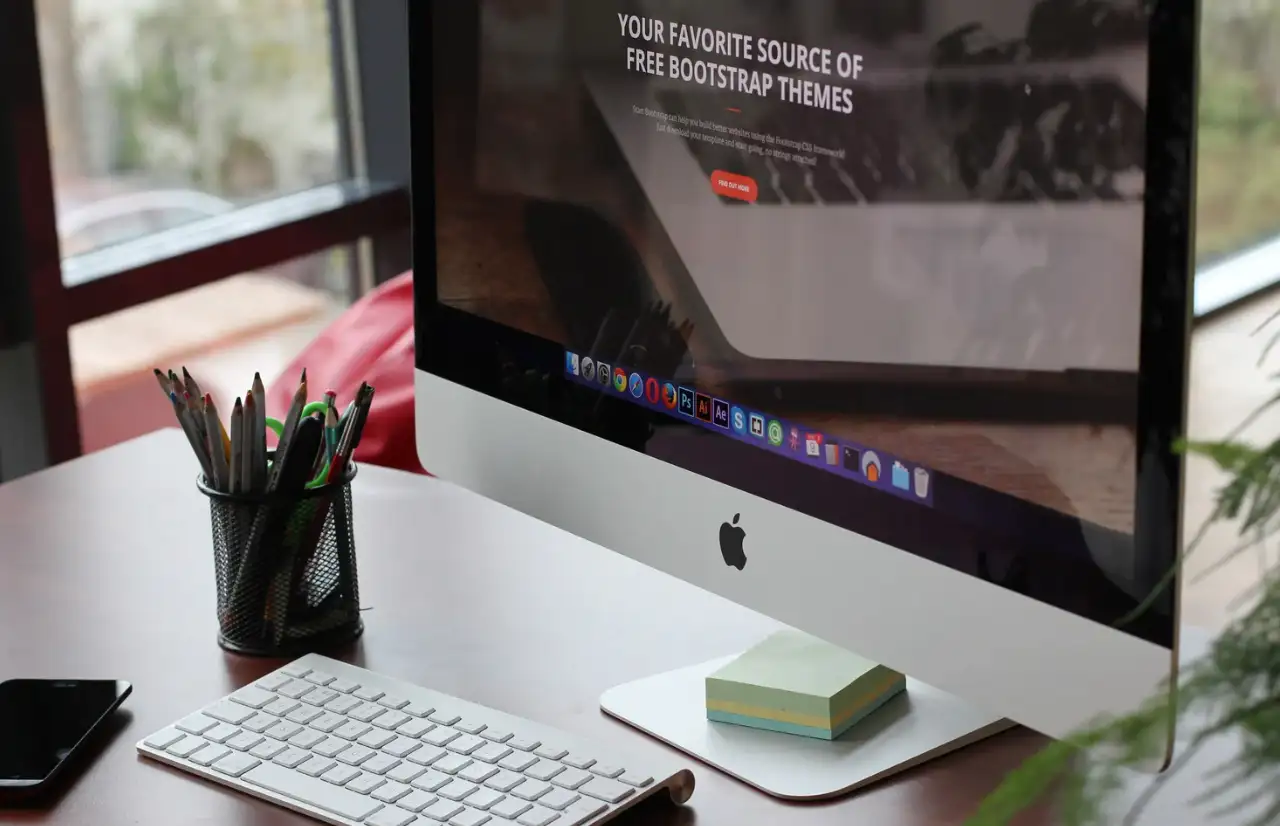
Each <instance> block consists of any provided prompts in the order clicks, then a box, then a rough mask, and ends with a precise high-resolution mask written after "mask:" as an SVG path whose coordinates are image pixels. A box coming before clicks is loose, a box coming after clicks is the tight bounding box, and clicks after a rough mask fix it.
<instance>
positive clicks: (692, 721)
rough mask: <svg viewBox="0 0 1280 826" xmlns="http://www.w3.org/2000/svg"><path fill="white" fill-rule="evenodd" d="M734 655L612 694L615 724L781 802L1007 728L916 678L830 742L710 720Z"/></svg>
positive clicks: (606, 705) (838, 788) (863, 779)
mask: <svg viewBox="0 0 1280 826" xmlns="http://www.w3.org/2000/svg"><path fill="white" fill-rule="evenodd" d="M732 659H733V657H732V656H730V657H722V658H720V659H716V660H711V661H710V662H705V663H702V664H700V665H695V666H690V667H688V668H681V669H677V670H675V671H668V672H666V673H664V674H655V675H653V676H650V677H645V678H644V679H640V680H636V681H635V682H631V683H627V684H625V685H620V686H617V687H615V688H612V689H610V690H608V691H606V692H605V693H604V695H603V696H602V697H601V698H600V708H601V709H602V710H603V711H604V712H605V713H606V714H609V715H610V716H612V717H616V718H617V719H619V720H621V721H623V722H624V723H627V724H628V725H631V726H633V727H635V728H637V729H639V730H640V731H642V732H644V733H645V734H648V735H650V736H652V737H656V738H658V739H659V740H662V741H663V742H665V743H667V744H669V745H671V746H674V747H675V748H678V749H680V750H681V751H684V752H686V753H688V754H689V755H690V756H692V757H696V758H697V759H699V760H701V761H702V762H704V763H706V764H708V765H710V766H712V767H714V768H717V769H719V770H720V771H722V772H725V773H726V774H728V775H730V776H732V777H736V778H737V779H739V780H741V781H742V782H744V783H746V784H748V785H750V786H753V787H755V788H757V789H759V790H760V791H762V792H764V793H765V794H768V795H772V796H773V797H779V798H783V799H785V800H822V799H825V798H831V797H838V796H839V795H842V794H846V793H848V792H851V791H854V790H855V789H858V788H861V787H863V786H867V785H869V784H871V783H875V782H877V781H879V780H883V779H885V778H887V777H889V776H890V775H893V774H896V773H898V772H901V771H905V770H907V769H909V768H912V767H913V766H917V765H919V764H921V763H925V762H927V761H929V760H932V759H934V758H936V757H941V756H942V755H944V754H946V753H947V752H950V751H954V750H956V749H959V748H963V747H964V746H967V745H969V744H970V743H975V742H977V741H979V740H982V739H984V738H986V737H990V736H992V735H994V734H999V733H1000V732H1002V731H1005V730H1007V729H1009V728H1012V727H1013V725H1014V724H1013V723H1012V722H1010V721H1008V720H1004V719H1001V718H999V717H994V716H991V715H989V714H987V713H985V712H982V711H979V710H978V709H975V708H974V707H973V706H971V705H968V704H967V703H965V702H964V701H962V700H960V699H958V698H956V697H954V696H952V695H950V694H947V693H945V692H943V691H939V690H938V689H936V688H934V687H932V686H930V685H926V684H925V683H922V682H920V681H918V680H913V679H911V678H910V677H908V678H907V690H906V692H905V693H904V694H900V695H898V696H897V697H895V698H893V699H892V700H890V701H889V702H888V703H886V704H885V705H884V706H883V707H882V708H880V709H879V710H878V711H876V712H875V713H873V714H872V715H871V716H869V717H867V718H866V719H865V720H863V721H861V722H860V723H858V724H857V725H855V726H854V727H853V728H852V729H850V730H849V731H847V732H845V734H843V735H842V736H841V737H839V738H837V739H836V740H833V741H826V740H817V739H812V738H808V737H798V736H796V735H793V734H779V733H777V732H772V731H763V730H760V729H753V728H746V727H743V726H735V725H731V724H726V723H713V722H711V721H709V720H708V719H707V713H706V686H705V680H706V677H707V675H708V674H711V673H712V672H714V671H716V670H717V669H719V668H720V667H722V666H724V665H725V664H727V663H728V662H729V661H730V660H732Z"/></svg>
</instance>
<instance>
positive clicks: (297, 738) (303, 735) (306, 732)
mask: <svg viewBox="0 0 1280 826" xmlns="http://www.w3.org/2000/svg"><path fill="white" fill-rule="evenodd" d="M328 739H329V738H328V737H326V736H324V735H323V734H322V733H320V732H318V731H314V730H312V729H303V730H302V731H300V732H298V733H297V734H295V735H293V736H292V737H290V738H289V744H290V745H293V746H297V747H298V748H300V749H309V748H312V747H313V746H315V745H317V744H319V743H323V742H324V741H325V740H328Z"/></svg>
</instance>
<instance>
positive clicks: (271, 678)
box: [258, 671, 293, 691]
mask: <svg viewBox="0 0 1280 826" xmlns="http://www.w3.org/2000/svg"><path fill="white" fill-rule="evenodd" d="M291 679H293V678H292V677H290V676H289V675H288V674H284V673H282V672H279V671H277V672H276V673H274V674H268V675H267V676H265V677H263V678H262V679H261V680H258V688H263V689H266V690H267V691H275V690H276V689H278V688H280V686H282V685H285V684H286V683H288V682H289V681H290V680H291Z"/></svg>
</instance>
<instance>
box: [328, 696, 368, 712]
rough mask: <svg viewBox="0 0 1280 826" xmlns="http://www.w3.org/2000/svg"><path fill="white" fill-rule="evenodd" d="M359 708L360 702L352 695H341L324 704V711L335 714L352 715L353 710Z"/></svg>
mask: <svg viewBox="0 0 1280 826" xmlns="http://www.w3.org/2000/svg"><path fill="white" fill-rule="evenodd" d="M359 707H360V700H357V699H356V698H355V697H352V696H351V695H350V694H340V695H338V696H337V697H335V698H334V699H332V700H330V701H329V702H327V703H325V704H324V710H325V711H332V712H333V713H334V714H350V713H351V709H353V708H359Z"/></svg>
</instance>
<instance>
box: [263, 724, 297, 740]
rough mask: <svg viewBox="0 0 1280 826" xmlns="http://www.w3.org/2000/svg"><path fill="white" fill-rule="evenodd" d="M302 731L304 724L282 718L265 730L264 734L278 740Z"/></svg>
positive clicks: (286, 738)
mask: <svg viewBox="0 0 1280 826" xmlns="http://www.w3.org/2000/svg"><path fill="white" fill-rule="evenodd" d="M300 731H302V726H300V725H298V724H297V723H290V722H288V721H286V720H280V721H279V722H277V723H276V724H275V725H274V726H272V727H271V728H269V729H267V730H266V731H264V732H263V734H265V735H267V736H268V737H271V738H274V739H276V740H288V739H289V738H290V737H292V736H293V735H295V734H297V733H298V732H300Z"/></svg>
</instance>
